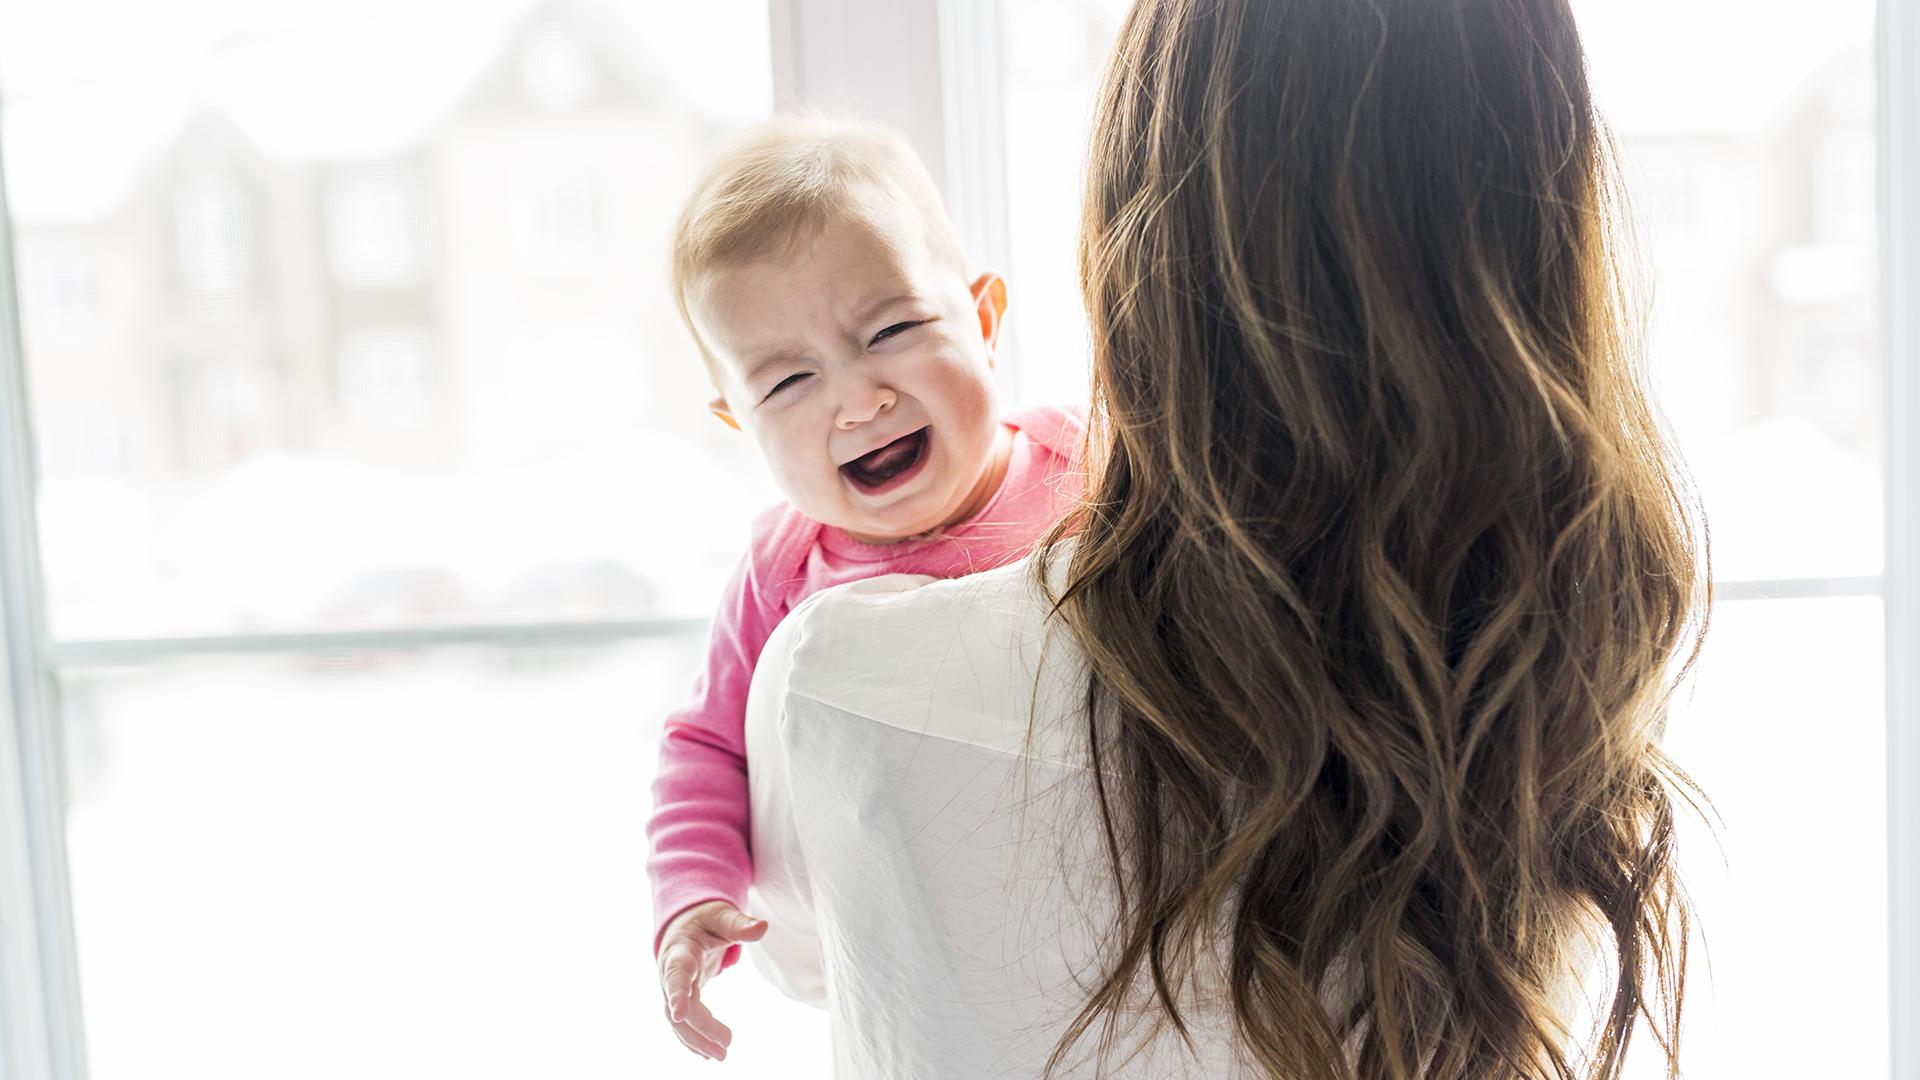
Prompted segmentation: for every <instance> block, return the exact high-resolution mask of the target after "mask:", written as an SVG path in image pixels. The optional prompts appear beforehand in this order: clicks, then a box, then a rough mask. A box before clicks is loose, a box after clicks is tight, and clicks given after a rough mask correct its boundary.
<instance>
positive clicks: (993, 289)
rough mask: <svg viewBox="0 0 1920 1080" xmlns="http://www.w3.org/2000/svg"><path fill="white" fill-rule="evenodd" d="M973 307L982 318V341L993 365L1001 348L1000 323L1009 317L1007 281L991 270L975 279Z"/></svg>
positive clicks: (989, 361) (988, 359)
mask: <svg viewBox="0 0 1920 1080" xmlns="http://www.w3.org/2000/svg"><path fill="white" fill-rule="evenodd" d="M973 306H974V310H975V311H976V312H977V313H978V314H979V316H980V339H981V340H982V341H985V342H986V343H987V362H988V363H989V364H991V363H992V362H993V360H994V354H995V353H997V352H998V351H999V348H1000V323H1001V320H1003V319H1005V318H1006V315H1007V279H1006V278H1003V277H1001V276H1000V275H999V274H996V273H994V272H993V271H991V270H989V271H987V272H986V273H984V274H981V275H980V276H979V277H977V278H974V279H973Z"/></svg>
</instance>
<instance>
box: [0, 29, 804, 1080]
mask: <svg viewBox="0 0 1920 1080" xmlns="http://www.w3.org/2000/svg"><path fill="white" fill-rule="evenodd" d="M107 20H110V21H111V22H112V24H113V25H115V26H116V27H117V28H119V32H117V33H115V34H113V35H108V36H107V37H106V38H102V37H101V36H100V34H99V32H98V27H99V26H100V25H102V24H103V21H107ZM769 53H770V44H769V30H768V16H767V11H766V6H765V4H764V3H763V2H761V0H717V2H714V3H707V4H700V5H685V4H674V3H666V2H662V0H589V2H586V3H575V2H557V0H555V2H549V0H538V2H526V0H511V2H508V0H500V2H491V0H490V2H486V3H481V4H478V5H474V4H451V3H447V2H444V0H407V2H402V3H398V4H382V5H358V6H356V5H355V4H352V3H349V4H348V5H346V6H345V7H342V6H341V5H339V4H334V3H317V2H315V3H306V2H296V3H290V4H277V5H269V6H266V7H262V6H259V5H254V6H251V7H249V6H246V5H242V6H240V7H235V6H233V5H220V4H204V3H189V4H186V5H182V6H176V7H175V8H174V9H173V10H172V11H170V12H169V13H167V14H166V15H165V17H161V16H159V15H158V14H154V15H152V16H151V17H149V16H148V15H147V14H145V13H143V12H141V11H135V10H131V9H129V10H124V11H123V10H121V9H120V8H119V7H117V6H116V7H113V8H111V9H103V8H102V7H101V6H100V5H98V4H95V3H91V2H88V0H83V2H81V3H77V4H74V5H63V6H60V7H59V8H58V9H46V10H40V9H34V10H31V11H29V10H27V9H21V8H17V7H0V101H4V106H0V155H3V160H4V161H5V164H6V166H7V170H8V172H7V177H6V178H7V179H8V180H9V181H10V183H9V185H8V189H9V199H8V209H9V210H10V211H11V213H10V214H9V216H8V224H9V226H10V235H9V240H10V241H11V242H12V243H13V244H14V245H16V246H17V248H18V250H19V251H21V252H22V253H23V258H22V259H21V261H20V263H19V266H20V274H21V283H20V284H21V290H20V291H21V295H22V298H23V302H24V304H25V308H26V311H25V314H26V320H25V321H26V323H27V324H28V326H29V327H30V329H28V331H27V333H26V335H25V349H24V356H23V357H17V356H15V355H14V354H13V352H12V348H11V346H10V345H9V346H7V347H6V348H5V349H4V350H0V358H3V359H4V361H5V363H6V364H7V365H8V368H9V369H10V370H9V372H8V377H7V379H6V380H4V381H0V387H8V386H15V385H21V384H24V385H30V386H32V387H33V392H34V397H33V400H32V403H31V405H32V412H31V430H32V431H33V433H34V434H35V436H36V444H35V445H34V446H33V447H32V448H31V451H32V456H33V458H34V459H37V460H38V461H39V463H40V467H39V468H38V469H37V475H36V476H35V477H34V481H35V482H34V487H33V488H32V496H33V503H34V507H35V510H36V513H35V514H34V515H33V516H32V517H26V516H24V515H22V516H16V510H17V509H18V508H19V504H18V503H16V502H15V501H14V488H13V487H12V486H11V485H12V483H13V482H14V481H13V479H12V478H15V477H20V476H25V475H29V474H27V473H25V472H24V471H23V466H24V463H25V462H26V461H27V460H29V459H28V457H27V454H26V452H25V451H26V449H27V448H25V447H23V446H20V445H15V444H11V443H9V444H6V448H5V449H4V450H0V461H4V463H5V468H4V469H3V470H0V475H5V476H7V477H9V480H7V481H6V482H5V483H4V484H0V486H4V487H5V488H6V493H5V496H4V498H3V499H0V503H4V506H5V512H4V513H0V520H4V521H6V522H9V523H18V522H24V521H33V522H34V523H35V526H36V530H37V540H38V548H39V549H40V550H42V551H44V552H45V553H46V557H45V559H44V562H43V565H42V566H41V567H39V569H38V572H37V573H36V574H34V575H33V576H32V577H31V578H30V579H25V578H16V577H12V576H5V577H0V582H3V583H0V595H3V596H5V597H6V600H5V602H4V603H0V607H3V608H4V609H5V610H6V611H7V612H8V616H7V625H8V626H21V625H24V624H26V623H28V622H31V623H33V624H35V625H44V626H45V627H46V628H47V630H48V633H49V636H50V638H51V643H50V645H49V646H48V647H47V648H46V649H44V650H42V649H39V648H38V646H37V645H35V646H34V647H33V648H34V651H36V652H37V653H38V654H39V657H40V659H39V660H37V661H34V662H33V666H32V668H31V669H25V668H14V667H12V666H11V665H9V668H8V669H5V670H30V671H31V673H30V674H29V675H28V677H27V678H26V680H25V682H24V683H22V684H21V685H23V686H25V687H26V688H27V690H26V691H24V692H30V693H32V694H33V695H35V700H36V701H39V702H40V705H39V706H38V707H37V709H36V711H35V712H34V717H35V719H33V720H30V721H27V722H25V723H24V724H23V726H22V728H21V730H22V731H23V732H24V734H22V736H21V738H22V740H23V744H30V745H32V746H34V747H36V748H37V749H35V750H34V751H32V754H31V755H30V757H31V760H30V761H29V763H28V764H27V765H26V767H25V768H24V769H21V768H18V767H17V766H16V764H15V759H14V758H13V757H12V753H13V749H12V748H13V747H14V745H15V744H14V742H13V739H12V735H13V733H14V731H15V730H16V729H15V727H14V726H13V704H14V702H16V701H17V700H19V699H18V698H17V697H15V696H13V695H9V694H0V703H4V704H0V717H4V718H6V723H5V725H4V731H5V732H6V736H7V737H6V738H5V739H0V745H4V746H6V747H7V749H6V750H5V751H4V752H0V776H4V777H6V779H0V806H4V807H5V809H0V829H4V830H6V831H5V833H4V835H0V852H4V855H3V856H0V1030H4V1031H6V1032H7V1035H6V1036H5V1037H4V1038H0V1073H4V1074H5V1075H8V1076H16V1075H17V1076H21V1077H23V1078H27V1080H80V1078H81V1077H82V1076H83V1075H84V1076H87V1077H91V1078H93V1080H113V1078H116V1077H124V1078H139V1080H147V1078H164V1077H174V1076H178V1077H193V1078H195V1080H217V1078H221V1077H231V1078H236V1080H238V1078H243V1077H244V1078H252V1077H257V1076H260V1075H263V1074H264V1075H276V1076H279V1075H292V1074H294V1073H298V1072H304V1071H311V1072H314V1073H315V1074H316V1075H334V1074H352V1075H356V1076H361V1075H364V1076H393V1077H415V1076H440V1075H461V1076H473V1077H486V1076H498V1077H523V1076H528V1075H547V1074H557V1075H566V1076H577V1077H593V1076H606V1077H615V1076H637V1075H650V1074H652V1075H662V1074H668V1073H674V1072H677V1071H679V1070H680V1069H682V1068H684V1067H686V1066H687V1064H688V1063H689V1062H690V1061H691V1060H692V1059H691V1058H690V1057H688V1056H687V1052H686V1051H685V1050H684V1049H683V1048H681V1047H680V1046H679V1044H678V1043H677V1041H675V1040H674V1038H673V1037H672V1035H671V1033H670V1032H669V1030H668V1028H667V1026H666V1024H665V1022H664V1020H663V1019H662V1018H661V1010H660V1005H659V1002H658V1000H657V998H656V996H655V995H656V993H657V991H656V989H655V979H654V976H653V963H652V956H651V929H652V927H651V925H650V921H649V912H648V907H649V896H648V889H647V884H646V877H645V872H644V858H645V851H646V841H645V836H644V826H645V820H646V812H647V807H648V804H649V793H648V791H649V784H650V777H651V772H652V769H653V765H654V739H655V738H656V735H657V730H658V726H659V723H660V721H661V719H663V718H664V715H665V713H666V712H667V710H668V709H669V708H670V707H672V706H673V705H675V704H678V703H679V702H680V701H681V700H682V699H683V698H684V696H685V695H686V694H687V693H688V691H689V690H690V688H691V687H692V684H693V681H694V677H695V674H696V672H697V670H698V668H699V666H700V665H699V660H700V655H699V654H700V650H701V646H702V645H703V644H704V640H705V638H704V629H705V622H706V618H707V617H708V615H709V614H710V612H711V605H712V603H713V601H714V598H715V597H716V596H717V594H718V590H719V586H720V584H721V583H722V582H723V581H724V580H725V578H726V576H727V575H728V574H729V573H730V571H731V570H732V563H733V561H734V559H735V558H737V556H738V554H739V552H740V550H741V547H742V545H743V544H744V541H745V538H746V535H747V528H746V526H747V521H748V518H749V517H750V516H751V515H752V514H754V513H756V512H757V511H758V510H759V509H761V508H762V507H764V506H765V505H766V504H767V503H768V502H769V501H771V499H772V489H771V485H770V483H769V482H768V481H767V480H766V479H765V477H764V470H763V468H762V466H761V465H760V463H759V461H758V459H757V457H756V456H755V455H754V454H753V453H752V451H751V448H750V447H749V446H748V445H747V443H746V441H745V440H744V439H742V438H740V437H739V436H737V435H736V434H735V433H733V432H730V431H728V430H727V429H726V428H724V427H723V426H722V425H720V424H719V423H717V422H716V421H714V420H713V418H712V417H711V416H709V415H708V414H707V412H706V408H705V406H706V402H707V400H708V396H709V394H708V393H705V392H702V390H703V388H702V387H701V386H700V385H699V384H700V382H701V380H702V378H703V376H702V375H701V371H702V368H701V363H700V360H699V358H698V356H697V354H696V353H695V351H694V347H693V345H692V343H691V341H689V340H688V339H687V338H686V335H685V333H684V331H683V330H682V329H681V327H680V326H679V322H678V316H677V313H676V312H675V311H674V308H673V305H672V304H671V302H670V301H669V300H668V298H667V297H666V292H665V284H666V283H665V272H666V271H665V266H666V258H665V251H664V243H665V239H666V236H667V235H668V229H669V227H670V225H671V223H672V221H673V218H674V216H675V215H676V214H677V213H678V211H679V205H680V201H681V200H682V199H683V198H684V197H685V195H686V194H687V192H688V190H689V189H690V187H691V184H692V181H693V178H694V175H695V172H696V170H697V169H698V168H699V167H700V165H701V164H702V163H703V160H704V158H705V156H706V154H707V153H708V151H709V150H710V149H711V148H712V147H713V146H714V145H715V144H716V143H717V142H718V140H720V139H721V138H724V137H725V136H727V135H728V134H730V133H732V132H733V131H734V130H736V129H738V128H739V127H740V126H742V125H743V124H745V123H749V122H751V121H753V120H755V119H757V118H759V117H761V116H764V115H766V114H768V113H769V112H770V111H771V109H772V104H773V95H772V76H771V68H770V65H769V63H768V56H769ZM616 89H617V90H619V91H620V92H615V91H616ZM641 91H644V92H641ZM530 104H531V105H533V106H537V107H536V108H529V105H530ZM589 105H591V106H592V107H591V108H587V107H586V106H589ZM14 181H17V182H14ZM8 269H9V267H8V264H6V263H0V270H8ZM9 281H10V278H9V277H7V276H5V275H0V287H10V285H9ZM11 303H12V300H11V298H8V299H7V301H6V304H8V305H10V304H11ZM0 310H4V308H0ZM15 365H20V366H21V367H23V369H24V375H25V376H26V378H25V379H24V380H18V379H16V376H17V375H18V374H21V373H22V372H20V371H18V370H12V369H14V368H15ZM10 400H11V399H10V398H7V397H5V396H4V395H0V401H10ZM7 415H8V417H9V419H8V420H7V421H6V422H4V423H0V432H4V433H5V434H6V436H7V437H8V438H12V437H13V435H14V434H15V433H16V428H15V426H14V419H15V418H14V416H13V414H12V413H8V414H7ZM0 546H5V547H7V549H8V550H9V552H12V551H14V550H15V545H14V541H13V539H12V534H9V537H8V539H7V540H5V541H4V542H0ZM16 560H17V556H14V555H9V557H8V558H5V559H0V568H4V570H3V571H0V572H4V573H5V574H7V575H11V574H12V573H13V572H14V567H16V566H18V565H19V564H18V562H17V561H16ZM22 581H27V583H28V585H29V586H30V588H29V589H28V590H25V591H21V590H20V585H21V583H22ZM28 595H30V596H32V597H35V598H38V597H44V603H45V610H44V611H43V612H41V613H39V614H34V615H28V616H24V617H23V616H19V615H17V612H18V610H19V608H18V607H17V606H16V605H18V604H19V603H21V602H22V601H21V599H20V598H21V597H22V596H28ZM33 636H34V635H33V634H31V633H30V632H29V633H26V634H24V635H23V634H16V633H7V634H0V641H4V643H5V644H6V645H7V646H8V647H9V648H12V647H20V648H26V647H28V645H29V643H30V642H31V639H32V638H33ZM9 655H12V654H9ZM43 736H44V738H42V737H43ZM36 739H39V740H41V741H37V742H36V741H34V740H36ZM323 762H324V763H328V764H325V765H324V766H323V765H322V763H323ZM583 769H591V770H597V772H596V773H595V775H592V776H589V775H588V774H587V773H585V772H583V771H582V770H583ZM16 780H18V781H19V782H20V783H23V784H25V785H27V786H28V787H30V788H31V790H32V792H33V794H32V796H31V798H30V799H29V800H28V802H29V803H30V804H31V805H32V806H34V807H37V809H36V810H34V811H33V812H32V814H33V816H31V818H24V819H23V817H22V814H21V812H20V809H19V808H20V805H21V803H20V801H19V800H20V799H21V797H22V796H20V794H19V791H20V790H21V789H20V788H18V787H16V786H14V784H15V781H16ZM29 846H31V850H32V851H33V852H34V854H33V855H32V857H31V859H32V863H33V866H34V867H36V869H35V871H34V875H33V876H32V877H30V878H29V877H24V876H20V874H19V873H18V872H19V869H20V866H21V865H23V864H21V863H17V862H16V858H25V857H26V856H24V855H17V853H21V852H25V851H27V850H28V849H29ZM62 866H64V867H65V871H64V873H62V872H61V867H62ZM62 879H64V881H65V883H66V886H67V887H66V888H65V889H64V890H63V889H62V888H61V887H60V882H61V880H62ZM27 885H32V886H34V887H35V888H37V889H38V890H39V892H38V894H37V895H31V896H30V895H29V894H26V893H23V892H21V891H20V890H21V889H23V888H25V887H26V886H27ZM23 896H26V897H28V899H26V900H23V899H22V897H23ZM36 915H37V916H38V919H37V921H38V923H39V925H41V927H42V934H41V935H39V936H35V935H31V934H28V935H27V936H26V937H25V938H22V937H21V934H22V931H21V930H20V929H19V928H20V927H23V926H24V927H32V926H34V925H35V924H36V917H35V916H36ZM17 916H24V917H21V918H17ZM68 917H70V919H71V931H72V932H71V935H70V936H69V935H68V934H67V933H66V931H65V930H64V929H63V928H62V925H63V923H62V920H64V919H66V918H68ZM23 941H24V942H25V944H24V945H23V944H22V942H23ZM63 943H64V944H63ZM23 950H40V951H41V953H43V954H44V955H43V958H38V959H37V958H36V954H35V953H34V952H31V951H23ZM23 965H24V966H23ZM42 990H44V993H42V992H40V991H42ZM29 997H31V998H32V1004H31V1005H30V1006H29V1005H26V1004H22V1002H25V1001H27V1000H28V998H29ZM714 997H715V999H716V1001H717V1002H723V1003H725V1004H724V1007H725V1008H727V1009H728V1010H729V1011H730V1012H731V1015H732V1018H733V1019H734V1020H735V1021H736V1022H737V1023H738V1024H739V1025H740V1027H741V1030H742V1037H741V1039H740V1042H739V1046H738V1052H737V1053H736V1054H735V1055H733V1058H734V1060H732V1061H730V1062H729V1063H728V1069H729V1073H730V1075H737V1076H740V1077H744V1078H752V1077H776V1076H777V1077H783V1078H784V1077H788V1076H792V1075H794V1072H793V1069H792V1067H791V1063H792V1061H793V1060H794V1055H796V1054H798V1055H801V1056H804V1057H810V1058H812V1059H813V1060H816V1061H819V1062H821V1063H822V1069H821V1072H822V1074H824V1071H825V1064H824V1063H825V1062H827V1061H828V1060H829V1056H828V1051H827V1048H826V1046H825V1038H826V1035H825V1031H824V1029H823V1028H822V1026H821V1025H820V1024H819V1023H818V1014H817V1013H815V1012H814V1011H813V1010H810V1009H807V1008H805V1007H803V1006H800V1005H798V1004H795V1003H792V1002H789V1001H786V1000H785V999H784V998H781V997H780V996H779V995H778V994H777V992H775V991H773V990H772V989H771V988H770V987H768V986H767V985H766V984H764V983H763V982H761V981H760V980H758V979H757V978H755V977H754V976H753V975H752V974H751V973H750V972H743V973H742V974H740V975H737V976H735V977H733V978H729V979H726V980H722V981H721V983H719V984H718V985H717V986H716V988H715V991H714ZM29 1009H31V1012H29V1011H28V1010H29ZM22 1032H25V1033H27V1034H26V1037H23V1038H16V1035H18V1034H19V1033H22Z"/></svg>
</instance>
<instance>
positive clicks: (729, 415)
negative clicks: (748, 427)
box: [707, 397, 740, 431]
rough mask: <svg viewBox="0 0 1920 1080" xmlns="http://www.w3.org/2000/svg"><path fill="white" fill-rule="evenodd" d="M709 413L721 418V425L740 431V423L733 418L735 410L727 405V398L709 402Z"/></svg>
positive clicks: (718, 398)
mask: <svg viewBox="0 0 1920 1080" xmlns="http://www.w3.org/2000/svg"><path fill="white" fill-rule="evenodd" d="M707 411H708V412H710V413H712V414H713V415H715V416H717V417H719V418H720V422H721V423H723V424H725V425H727V426H728V427H730V428H732V429H733V430H735V431H739V430H740V421H738V420H735V419H734V418H733V409H732V408H731V407H729V406H728V405H727V399H726V398H723V397H717V398H714V399H713V400H712V401H709V402H707Z"/></svg>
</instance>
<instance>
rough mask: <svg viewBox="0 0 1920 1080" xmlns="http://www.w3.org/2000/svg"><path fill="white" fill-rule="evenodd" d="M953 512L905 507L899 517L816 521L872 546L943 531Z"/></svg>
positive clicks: (845, 516)
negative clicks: (915, 509) (909, 510)
mask: <svg viewBox="0 0 1920 1080" xmlns="http://www.w3.org/2000/svg"><path fill="white" fill-rule="evenodd" d="M916 501H917V500H916ZM950 509H952V508H948V507H943V508H942V509H940V510H938V511H935V512H931V513H929V512H927V511H925V510H921V511H920V512H918V513H913V512H908V511H907V508H906V507H901V510H902V511H903V512H901V513H895V514H836V515H834V516H833V517H832V518H827V517H815V518H814V520H816V521H821V522H825V523H826V524H828V525H833V526H835V527H836V528H839V529H840V530H841V531H843V532H846V533H848V534H850V535H852V536H853V537H854V538H855V539H858V540H864V541H866V542H867V543H870V544H898V543H902V542H904V541H907V540H912V539H914V538H915V537H918V536H923V535H925V534H927V533H930V532H933V531H934V530H935V529H938V528H940V526H942V525H944V524H945V523H946V521H947V518H948V517H950V516H951V514H950V513H949V512H948V511H949V510H950ZM800 512H801V513H803V514H804V513H806V508H805V507H801V508H800Z"/></svg>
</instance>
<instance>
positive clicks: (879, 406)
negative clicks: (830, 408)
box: [839, 386, 899, 431]
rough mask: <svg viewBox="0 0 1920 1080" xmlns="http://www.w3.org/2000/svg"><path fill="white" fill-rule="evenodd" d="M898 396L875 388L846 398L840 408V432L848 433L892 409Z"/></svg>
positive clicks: (889, 391) (880, 387) (881, 387)
mask: <svg viewBox="0 0 1920 1080" xmlns="http://www.w3.org/2000/svg"><path fill="white" fill-rule="evenodd" d="M898 401H899V396H898V395H897V394H895V393H894V392H893V391H892V390H889V389H887V388H886V387H884V386H875V387H871V388H868V389H866V390H863V391H859V392H856V393H854V394H851V395H849V396H848V399H847V401H846V403H845V404H843V405H842V406H841V407H840V424H839V427H840V430H842V431H849V430H851V429H853V428H854V427H857V426H858V425H860V424H864V423H867V422H868V421H870V420H872V419H873V418H874V417H876V416H879V415H880V414H881V413H883V412H886V411H887V410H888V409H891V408H893V407H894V405H895V404H896V403H897V402H898Z"/></svg>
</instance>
